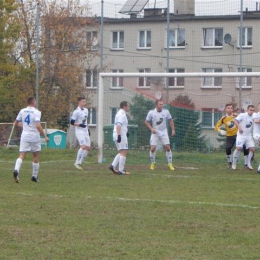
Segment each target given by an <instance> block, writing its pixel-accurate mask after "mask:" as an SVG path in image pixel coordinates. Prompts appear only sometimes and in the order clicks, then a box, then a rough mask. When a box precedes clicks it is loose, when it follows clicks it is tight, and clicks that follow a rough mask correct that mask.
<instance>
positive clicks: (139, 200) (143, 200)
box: [15, 192, 260, 209]
mask: <svg viewBox="0 0 260 260" xmlns="http://www.w3.org/2000/svg"><path fill="white" fill-rule="evenodd" d="M15 195H23V196H35V195H37V194H32V193H25V192H19V193H15ZM39 196H44V194H39ZM45 196H46V197H51V198H66V197H68V198H71V196H64V195H57V194H45ZM84 197H85V198H87V199H102V200H104V199H108V200H119V201H130V202H144V203H146V202H157V203H165V204H187V205H206V206H217V207H227V208H244V209H260V207H259V206H250V205H244V204H233V203H231V204H229V203H227V204H226V203H218V202H204V201H180V200H156V199H140V198H136V199H133V198H122V197H108V196H106V197H102V196H84Z"/></svg>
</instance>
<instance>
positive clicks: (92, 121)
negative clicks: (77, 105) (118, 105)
mask: <svg viewBox="0 0 260 260" xmlns="http://www.w3.org/2000/svg"><path fill="white" fill-rule="evenodd" d="M96 124H97V111H96V108H89V110H88V125H96Z"/></svg>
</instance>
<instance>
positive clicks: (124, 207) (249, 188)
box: [0, 148, 260, 260]
mask: <svg viewBox="0 0 260 260" xmlns="http://www.w3.org/2000/svg"><path fill="white" fill-rule="evenodd" d="M76 152H77V151H76V150H48V149H44V150H43V152H42V154H41V164H40V173H39V183H34V182H31V181H30V175H31V155H30V154H28V155H27V158H26V160H25V161H24V163H23V165H22V168H21V174H20V183H19V184H17V183H15V182H14V181H13V176H12V171H13V166H14V161H15V159H16V158H17V155H18V153H17V150H6V149H3V148H0V165H1V170H0V172H1V184H0V185H1V188H0V201H1V209H0V218H1V226H0V248H1V257H0V259H8V260H9V259H19V260H20V259H26V260H27V259H33V260H35V259H97V260H99V259H120V260H122V259H131V260H133V259H164V260H169V259H174V260H175V259H200V260H201V259H207V260H208V259H218V260H219V259H222V260H223V259H259V252H260V243H259V241H260V224H259V223H260V200H259V198H260V189H259V187H260V175H259V174H257V173H256V170H253V171H249V170H246V169H243V166H242V164H240V165H238V170H236V171H232V170H231V169H227V168H226V162H225V155H224V153H221V154H199V153H174V158H173V162H174V166H175V167H176V170H175V171H173V172H172V171H169V170H168V168H167V164H166V160H165V158H164V153H158V155H157V158H158V159H157V162H158V164H157V168H156V170H154V171H151V170H149V159H148V152H137V151H135V152H134V151H130V153H129V155H128V158H127V162H126V165H127V168H126V169H127V170H128V171H130V172H131V175H130V176H118V175H114V174H113V173H111V172H110V171H109V170H108V166H109V165H110V162H111V161H112V159H113V156H114V154H115V152H114V151H109V152H106V163H104V164H100V165H99V164H97V163H95V161H96V156H95V155H93V152H92V154H91V153H90V156H89V157H87V159H86V162H87V163H85V165H84V166H83V167H84V171H80V170H77V169H75V168H74V166H73V163H74V159H75V156H76ZM256 157H258V156H257V154H256ZM254 168H255V169H256V162H255V164H254Z"/></svg>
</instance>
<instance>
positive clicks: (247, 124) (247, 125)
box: [234, 112, 253, 136]
mask: <svg viewBox="0 0 260 260" xmlns="http://www.w3.org/2000/svg"><path fill="white" fill-rule="evenodd" d="M234 120H237V121H238V122H239V125H240V126H241V128H242V130H243V133H242V134H241V133H239V131H237V135H238V136H239V135H243V136H244V135H247V136H250V135H251V134H252V130H253V117H252V116H249V115H248V113H247V112H246V113H241V114H239V115H238V116H237V117H236V118H235V119H234Z"/></svg>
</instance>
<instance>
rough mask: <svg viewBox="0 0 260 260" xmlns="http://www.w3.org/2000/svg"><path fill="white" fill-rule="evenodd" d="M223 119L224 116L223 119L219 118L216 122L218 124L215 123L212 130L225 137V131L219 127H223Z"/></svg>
mask: <svg viewBox="0 0 260 260" xmlns="http://www.w3.org/2000/svg"><path fill="white" fill-rule="evenodd" d="M224 118H225V116H224V117H221V118H220V119H219V120H218V122H217V123H216V125H215V128H214V129H215V131H217V132H219V133H220V134H221V135H226V134H227V131H225V130H222V129H220V127H221V126H222V125H223V119H224Z"/></svg>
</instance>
